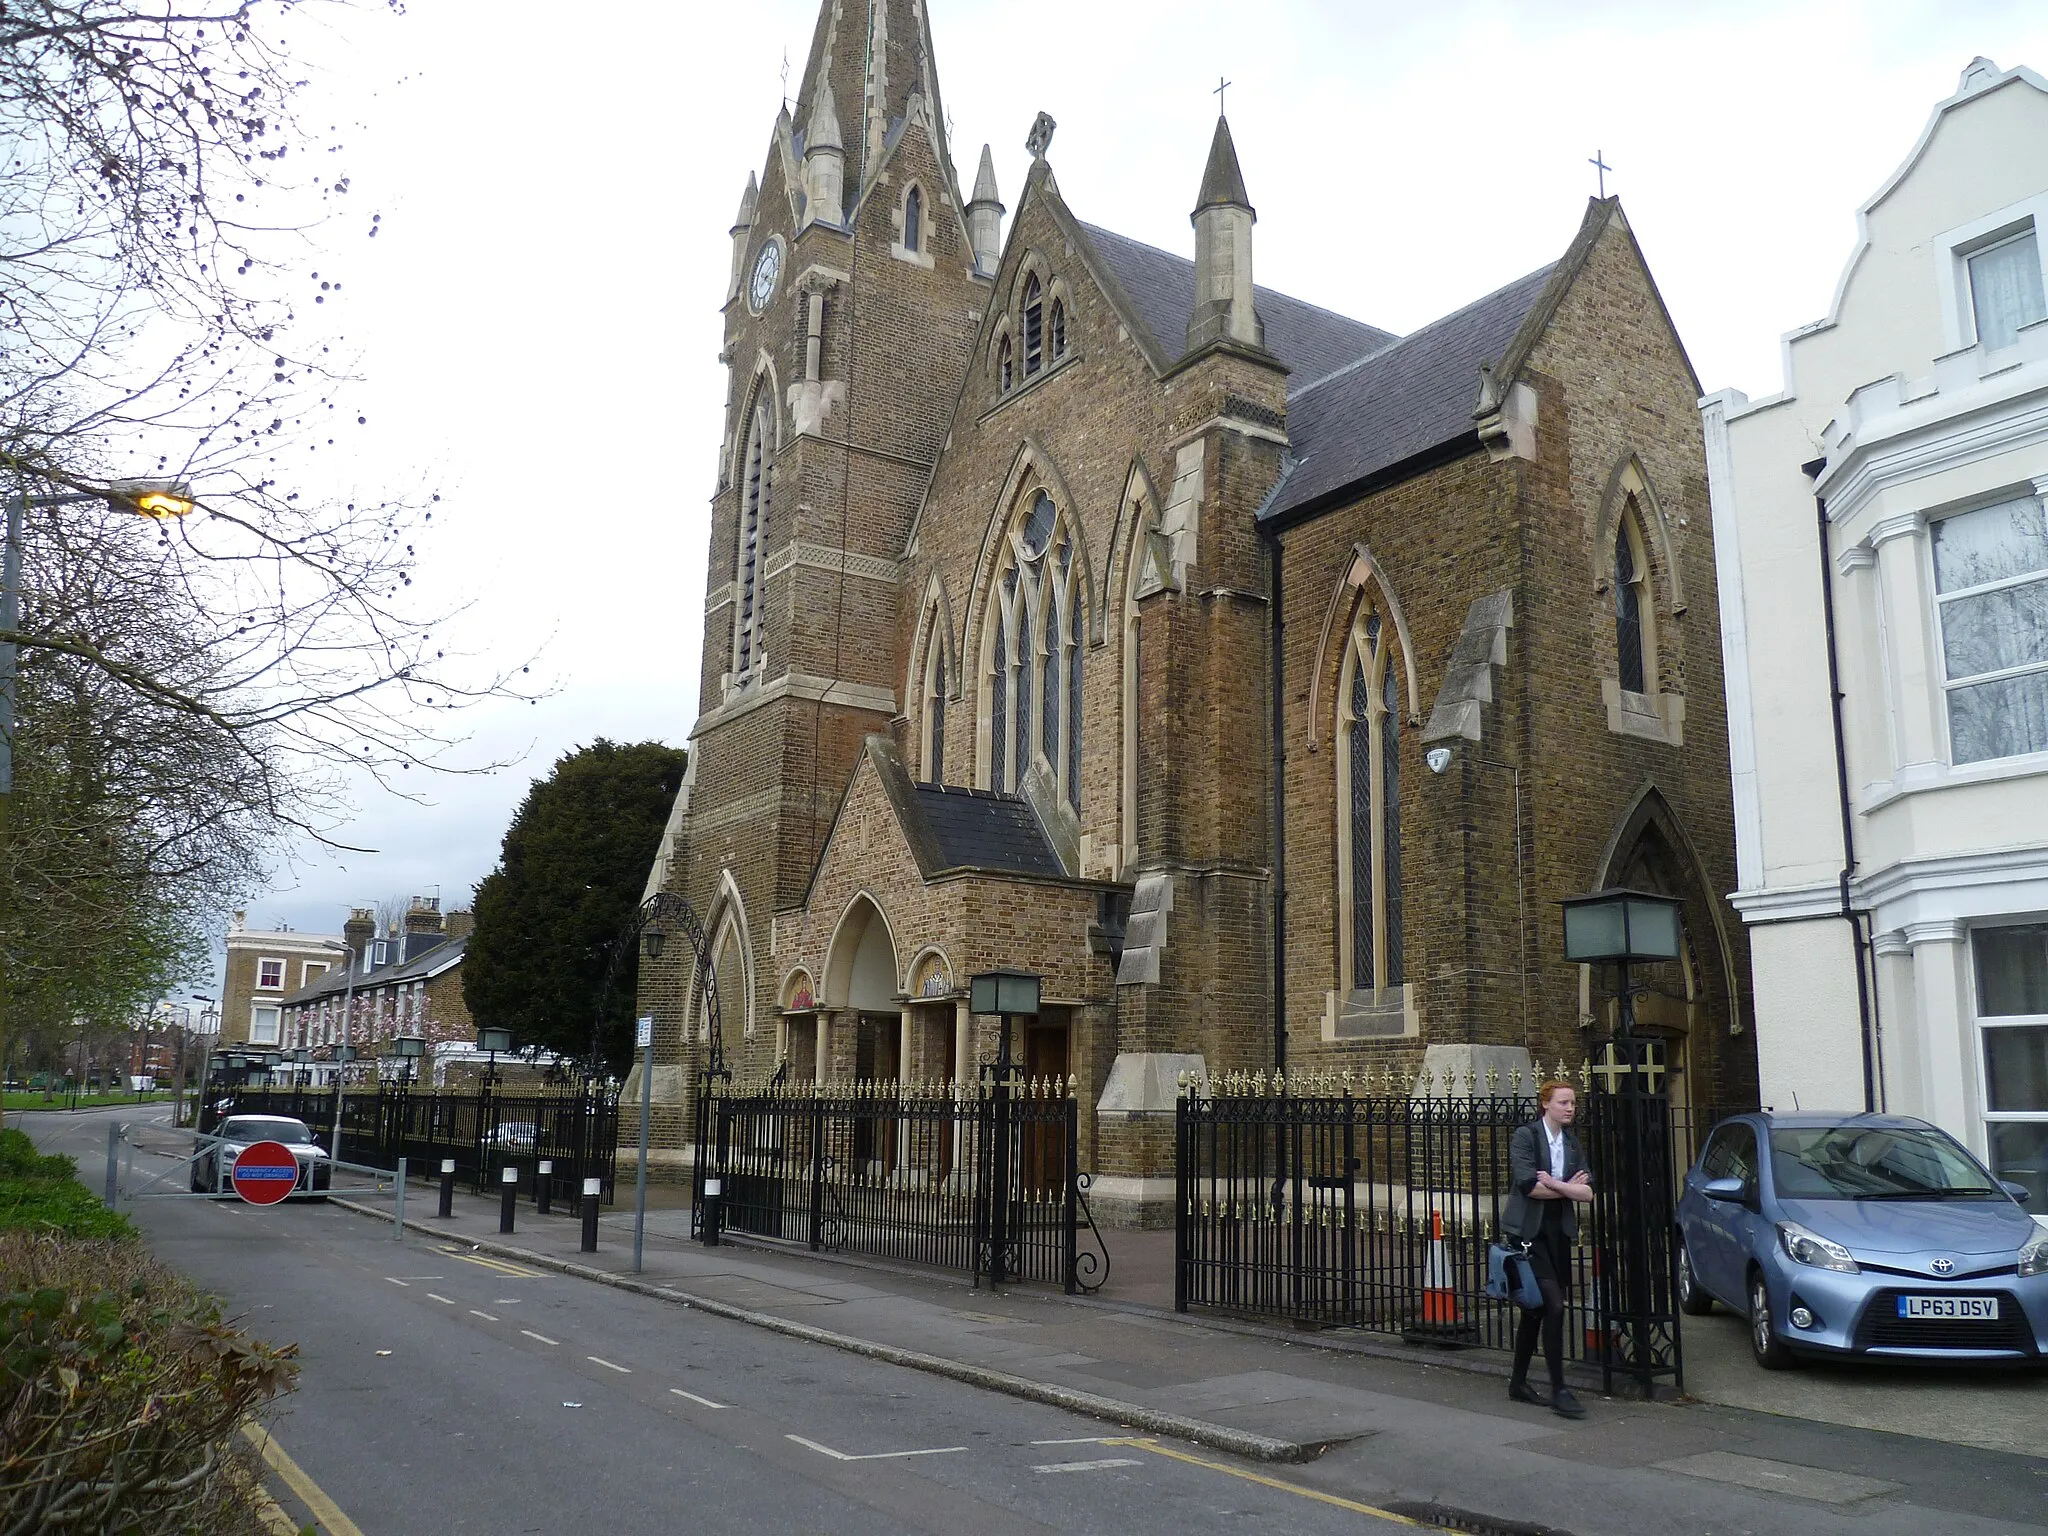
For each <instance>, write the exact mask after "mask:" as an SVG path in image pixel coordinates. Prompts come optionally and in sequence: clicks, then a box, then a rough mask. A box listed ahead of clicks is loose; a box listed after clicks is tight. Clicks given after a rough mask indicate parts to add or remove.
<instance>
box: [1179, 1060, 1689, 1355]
mask: <svg viewBox="0 0 2048 1536" xmlns="http://www.w3.org/2000/svg"><path fill="white" fill-rule="evenodd" d="M1558 1075H1559V1076H1561V1077H1569V1076H1571V1075H1572V1074H1567V1073H1565V1072H1563V1071H1562V1070H1560V1072H1559V1074H1558ZM1614 1075H1615V1076H1621V1074H1614ZM1629 1076H1630V1077H1631V1078H1632V1077H1634V1076H1635V1075H1634V1074H1630V1075H1629ZM1429 1086H1430V1085H1429V1084H1427V1083H1419V1084H1416V1085H1415V1090H1416V1091H1414V1092H1409V1091H1407V1090H1408V1088H1409V1085H1408V1084H1406V1083H1399V1084H1397V1083H1396V1082H1395V1081H1394V1080H1393V1079H1392V1077H1391V1075H1388V1076H1386V1077H1384V1078H1378V1077H1374V1076H1372V1075H1368V1076H1367V1077H1366V1078H1365V1079H1364V1080H1363V1081H1359V1082H1354V1081H1353V1078H1352V1074H1350V1073H1345V1074H1342V1075H1341V1076H1338V1075H1335V1074H1298V1075H1296V1076H1295V1077H1293V1078H1290V1079H1286V1080H1284V1081H1283V1080H1282V1079H1281V1078H1280V1077H1279V1076H1278V1075H1277V1074H1276V1075H1273V1076H1270V1077H1269V1076H1267V1075H1266V1074H1263V1073H1251V1074H1232V1075H1230V1076H1229V1077H1227V1078H1224V1079H1221V1080H1219V1081H1217V1082H1215V1083H1213V1084H1211V1085H1209V1089H1208V1091H1207V1092H1206V1093H1204V1092H1200V1091H1198V1090H1194V1089H1188V1090H1184V1091H1183V1093H1182V1095H1181V1098H1180V1102H1179V1108H1178V1112H1177V1116H1176V1133H1177V1134H1176V1157H1175V1162H1176V1221H1175V1225H1176V1239H1177V1240H1176V1245H1175V1263H1174V1305H1175V1307H1176V1309H1177V1310H1180V1311H1183V1312H1185V1311H1187V1310H1189V1309H1190V1308H1194V1307H1205V1308H1215V1309H1217V1310H1220V1311H1227V1312H1236V1313H1245V1314H1251V1315H1255V1316H1268V1317H1282V1318H1287V1319H1289V1320H1292V1321H1306V1322H1316V1323H1322V1324H1326V1325H1331V1326H1342V1327H1353V1328H1363V1329H1370V1330H1374V1331H1378V1332H1385V1333H1392V1334H1397V1335H1400V1336H1402V1337H1405V1338H1408V1339H1411V1340H1417V1341H1427V1342H1433V1343H1442V1344H1473V1345H1485V1346H1490V1347H1493V1348H1498V1349H1505V1348H1510V1347H1512V1345H1513V1341H1514V1327H1515V1316H1514V1311H1513V1309H1512V1308H1511V1307H1509V1306H1507V1305H1505V1304H1503V1303H1499V1302H1495V1301H1491V1300H1489V1299H1488V1298H1487V1296H1486V1293H1485V1292H1486V1246H1487V1243H1488V1241H1489V1240H1490V1239H1491V1238H1492V1237H1493V1236H1494V1235H1495V1233H1496V1232H1497V1231H1498V1229H1499V1223H1500V1209H1501V1205H1502V1204H1503V1202H1504V1201H1505V1200H1506V1198H1507V1195H1508V1191H1509V1176H1508V1142H1509V1138H1510V1137H1511V1136H1513V1134H1514V1132H1515V1130H1516V1128H1517V1127H1519V1126H1522V1125H1526V1124H1527V1123H1529V1122H1530V1121H1531V1120H1534V1119H1535V1118H1536V1116H1537V1113H1538V1110H1537V1106H1536V1100H1535V1097H1534V1088H1535V1084H1534V1083H1533V1082H1532V1083H1530V1084H1528V1091H1524V1090H1523V1085H1522V1083H1521V1081H1520V1074H1515V1081H1513V1082H1510V1083H1502V1082H1500V1081H1498V1080H1496V1081H1493V1082H1489V1083H1486V1084H1484V1085H1482V1084H1480V1083H1478V1082H1476V1081H1475V1080H1474V1079H1472V1078H1471V1077H1470V1076H1467V1077H1465V1078H1463V1079H1462V1080H1457V1079H1444V1080H1440V1081H1439V1082H1438V1083H1437V1084H1436V1085H1435V1086H1436V1088H1437V1089H1438V1091H1437V1092H1429V1091H1428V1088H1429ZM1482 1088H1483V1089H1484V1091H1483V1092H1481V1091H1479V1090H1481V1089H1482ZM1503 1088H1505V1089H1506V1091H1505V1092H1502V1091H1500V1090H1501V1089H1503ZM1622 1088H1623V1089H1624V1091H1619V1092H1603V1091H1592V1085H1591V1084H1588V1085H1587V1091H1583V1092H1582V1093H1581V1095H1580V1098H1579V1113H1578V1120H1577V1123H1576V1125H1575V1127H1574V1129H1575V1130H1576V1131H1577V1133H1578V1136H1579V1139H1580V1141H1581V1143H1582V1145H1583V1146H1584V1148H1585V1153H1586V1160H1587V1162H1588V1164H1589V1165H1590V1166H1591V1168H1592V1170H1593V1177H1594V1189H1595V1199H1594V1201H1593V1204H1592V1206H1591V1219H1590V1220H1589V1221H1582V1222H1581V1224H1580V1233H1579V1239H1578V1242H1577V1244H1576V1245H1575V1247H1574V1251H1573V1262H1574V1266H1575V1270H1576V1273H1575V1274H1574V1276H1573V1282H1574V1283H1573V1285H1572V1311H1571V1315H1570V1317H1569V1318H1568V1319H1567V1327H1566V1341H1565V1342H1566V1350H1567V1354H1568V1355H1569V1356H1570V1357H1572V1358H1575V1359H1578V1360H1582V1361H1585V1362H1587V1363H1589V1364H1593V1365H1597V1366H1598V1367H1599V1368H1600V1370H1601V1372H1602V1377H1603V1381H1604V1383H1605V1385H1606V1386H1607V1387H1608V1389H1610V1390H1611V1388H1612V1385H1613V1378H1614V1376H1615V1375H1616V1374H1617V1373H1620V1374H1622V1375H1624V1376H1626V1377H1628V1378H1631V1379H1633V1380H1634V1381H1636V1382H1637V1383H1638V1384H1639V1385H1641V1386H1643V1387H1644V1388H1645V1389H1647V1388H1648V1387H1649V1386H1650V1384H1652V1383H1653V1382H1654V1381H1656V1380H1657V1379H1658V1378H1660V1377H1666V1376H1668V1377H1671V1378H1673V1380H1674V1381H1675V1382H1676V1383H1677V1385H1679V1386H1680V1387H1681V1388H1682V1387H1683V1385H1684V1378H1683V1374H1682V1354H1681V1348H1680V1338H1679V1319H1678V1306H1677V1297H1676V1292H1675V1289H1674V1282H1673V1273H1672V1261H1673V1246H1672V1230H1673V1200H1674V1181H1675V1179H1676V1177H1677V1176H1679V1175H1680V1174H1682V1173H1683V1171H1684V1169H1683V1166H1682V1164H1681V1165H1679V1166H1677V1167H1675V1168H1674V1158H1673V1134H1672V1132H1673V1126H1672V1116H1671V1106H1670V1102H1669V1100H1668V1098H1667V1097H1666V1096H1665V1095H1664V1094H1662V1093H1657V1092H1635V1091H1626V1090H1627V1089H1628V1088H1629V1082H1628V1081H1626V1080H1625V1081H1624V1082H1623V1083H1622ZM1460 1089H1462V1090H1463V1091H1462V1092H1460V1091H1459V1090H1460Z"/></svg>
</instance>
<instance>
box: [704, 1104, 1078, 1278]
mask: <svg viewBox="0 0 2048 1536" xmlns="http://www.w3.org/2000/svg"><path fill="white" fill-rule="evenodd" d="M699 1117H700V1123H701V1124H703V1125H704V1126H705V1127H707V1134H706V1136H705V1137H704V1138H703V1140H702V1141H701V1142H700V1145H701V1146H702V1147H703V1151H702V1152H701V1153H700V1157H699V1163H698V1169H699V1190H700V1193H701V1190H702V1188H703V1179H704V1178H705V1177H712V1178H716V1179H718V1181H719V1185H720V1190H721V1193H720V1196H719V1220H720V1223H721V1225H722V1228H723V1230H724V1231H725V1232H726V1233H740V1234H746V1235H748V1236H751V1237H755V1238H764V1239H769V1240H772V1241H777V1242H786V1243H800V1244H803V1245H805V1246H807V1247H809V1248H811V1249H813V1250H819V1251H829V1252H836V1253H851V1254H862V1255H866V1256H869V1257H875V1258H884V1259H890V1260H895V1261H899V1262H907V1263H913V1264H929V1265H932V1266H933V1267H935V1268H940V1269H951V1270H957V1271H959V1272H961V1273H964V1274H970V1275H972V1276H974V1278H975V1279H976V1280H977V1281H979V1280H981V1279H983V1278H988V1279H992V1280H1003V1279H1008V1280H1027V1281H1037V1282H1041V1283H1044V1284H1049V1285H1058V1286H1062V1287H1064V1288H1065V1289H1066V1290H1067V1291H1068V1292H1070V1293H1072V1292H1075V1291H1081V1290H1094V1289H1095V1288H1096V1287H1098V1286H1099V1285H1100V1284H1101V1283H1102V1279H1103V1276H1104V1272H1105V1270H1106V1268H1107V1256H1106V1252H1105V1251H1104V1250H1103V1247H1102V1244H1101V1240H1100V1237H1099V1235H1097V1234H1096V1233H1095V1229H1094V1222H1093V1220H1092V1218H1091V1217H1090V1216H1089V1214H1088V1208H1087V1199H1086V1190H1087V1181H1086V1180H1085V1179H1084V1178H1081V1177H1080V1176H1079V1175H1078V1173H1077V1170H1076V1168H1075V1162H1076V1136H1077V1131H1078V1125H1079V1115H1078V1107H1077V1105H1076V1103H1075V1100H1074V1097H1073V1093H1072V1091H1071V1088H1070V1086H1069V1085H1068V1084H1067V1083H1064V1082H1061V1081H1058V1080H1056V1079H1050V1078H1046V1079H1035V1080H1034V1079H1022V1080H1019V1081H1018V1082H1016V1083H1014V1084H1011V1085H1009V1086H1008V1087H1007V1089H1006V1090H1004V1091H1002V1092H998V1091H997V1090H996V1089H995V1088H994V1087H992V1086H991V1085H989V1084H977V1083H962V1082H944V1083H941V1082H931V1083H896V1082H871V1081H856V1082H846V1083H828V1084H815V1083H780V1084H772V1085H765V1086H762V1087H758V1088H751V1089H748V1088H742V1089H738V1090H736V1091H731V1092H721V1093H713V1094H707V1095H706V1096H705V1097H704V1098H703V1099H701V1100H700V1103H699Z"/></svg>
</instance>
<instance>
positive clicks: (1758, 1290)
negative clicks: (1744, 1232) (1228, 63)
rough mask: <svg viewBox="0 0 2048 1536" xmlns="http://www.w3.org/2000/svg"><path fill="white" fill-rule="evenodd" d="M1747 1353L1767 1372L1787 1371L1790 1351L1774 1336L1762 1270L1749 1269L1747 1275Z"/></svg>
mask: <svg viewBox="0 0 2048 1536" xmlns="http://www.w3.org/2000/svg"><path fill="white" fill-rule="evenodd" d="M1749 1352H1750V1353H1751V1354H1752V1355H1755V1356H1756V1363H1757V1364H1758V1365H1760V1366H1762V1367H1763V1368H1764V1369H1765V1370H1767V1371H1783V1370H1789V1369H1790V1368H1791V1367H1792V1365H1793V1359H1792V1351H1791V1350H1790V1349H1788V1348H1786V1347H1785V1341H1784V1340H1783V1339H1781V1338H1779V1337H1778V1325H1777V1322H1776V1321H1775V1320H1774V1319H1773V1318H1772V1316H1771V1292H1770V1288H1769V1287H1768V1286H1766V1285H1765V1284H1764V1277H1763V1271H1762V1270H1752V1271H1750V1276H1749Z"/></svg>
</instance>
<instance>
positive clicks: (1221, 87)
mask: <svg viewBox="0 0 2048 1536" xmlns="http://www.w3.org/2000/svg"><path fill="white" fill-rule="evenodd" d="M1231 83H1232V82H1230V81H1228V80H1226V79H1224V78H1223V77H1222V76H1221V75H1218V76H1217V77H1216V89H1215V90H1213V91H1211V92H1210V93H1209V94H1210V95H1211V96H1214V97H1215V98H1216V115H1217V116H1218V117H1221V116H1222V115H1223V93H1224V92H1225V91H1227V90H1229V89H1230V87H1231Z"/></svg>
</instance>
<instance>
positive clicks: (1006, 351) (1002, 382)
mask: <svg viewBox="0 0 2048 1536" xmlns="http://www.w3.org/2000/svg"><path fill="white" fill-rule="evenodd" d="M1016 369H1017V364H1016V359H1015V356H1014V355H1013V354H1012V352H1011V350H1010V338H1009V337H1007V336H1005V337H1004V338H1003V339H1002V342H1001V343H1000V344H999V345H998V346H997V347H996V389H997V391H998V392H999V393H1001V394H1006V395H1007V394H1008V393H1009V392H1010V386H1011V385H1012V384H1014V383H1015V382H1016Z"/></svg>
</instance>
